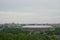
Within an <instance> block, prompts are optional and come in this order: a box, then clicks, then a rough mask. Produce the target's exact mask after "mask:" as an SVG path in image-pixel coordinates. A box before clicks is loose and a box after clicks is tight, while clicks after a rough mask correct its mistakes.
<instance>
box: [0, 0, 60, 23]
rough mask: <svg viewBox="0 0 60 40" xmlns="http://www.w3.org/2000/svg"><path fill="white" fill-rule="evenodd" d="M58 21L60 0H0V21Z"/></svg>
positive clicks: (59, 21)
mask: <svg viewBox="0 0 60 40" xmlns="http://www.w3.org/2000/svg"><path fill="white" fill-rule="evenodd" d="M12 22H14V23H60V0H0V23H12Z"/></svg>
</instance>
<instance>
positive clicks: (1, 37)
mask: <svg viewBox="0 0 60 40" xmlns="http://www.w3.org/2000/svg"><path fill="white" fill-rule="evenodd" d="M57 35H58V36H57ZM59 35H60V28H56V29H55V31H49V32H45V33H43V32H41V33H34V32H33V33H31V34H29V31H24V30H21V29H18V28H5V29H3V30H1V31H0V40H60V36H59Z"/></svg>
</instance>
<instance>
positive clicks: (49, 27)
mask: <svg viewBox="0 0 60 40" xmlns="http://www.w3.org/2000/svg"><path fill="white" fill-rule="evenodd" d="M23 28H53V27H52V26H45V25H44V26H36V25H35V26H23Z"/></svg>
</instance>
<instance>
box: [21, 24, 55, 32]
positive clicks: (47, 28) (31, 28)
mask: <svg viewBox="0 0 60 40" xmlns="http://www.w3.org/2000/svg"><path fill="white" fill-rule="evenodd" d="M22 29H23V30H26V31H31V32H46V31H52V30H55V29H54V27H52V26H47V25H45V26H42V25H41V26H36V25H35V26H32V25H31V26H23V27H22Z"/></svg>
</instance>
